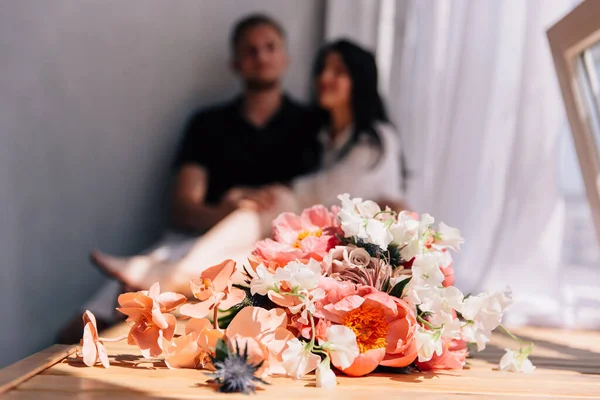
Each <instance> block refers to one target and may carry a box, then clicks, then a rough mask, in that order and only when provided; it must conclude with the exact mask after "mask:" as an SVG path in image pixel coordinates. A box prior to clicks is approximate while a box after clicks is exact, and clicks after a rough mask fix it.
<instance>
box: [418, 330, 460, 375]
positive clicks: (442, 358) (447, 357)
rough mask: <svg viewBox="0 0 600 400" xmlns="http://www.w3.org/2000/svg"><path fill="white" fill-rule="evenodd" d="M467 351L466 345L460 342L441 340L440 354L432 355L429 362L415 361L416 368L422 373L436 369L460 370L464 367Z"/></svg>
mask: <svg viewBox="0 0 600 400" xmlns="http://www.w3.org/2000/svg"><path fill="white" fill-rule="evenodd" d="M468 355H469V350H468V349H467V343H466V342H464V341H462V340H455V339H453V340H448V339H445V338H442V352H441V354H440V355H438V354H436V353H433V356H432V357H431V359H430V360H429V361H425V362H419V361H417V367H419V369H420V370H422V371H429V370H436V369H462V368H463V367H464V366H465V363H466V359H467V356H468Z"/></svg>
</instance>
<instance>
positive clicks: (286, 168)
mask: <svg viewBox="0 0 600 400" xmlns="http://www.w3.org/2000/svg"><path fill="white" fill-rule="evenodd" d="M231 47H232V54H233V57H232V62H231V66H232V68H233V70H234V71H235V73H236V74H237V75H238V76H239V77H240V79H241V80H242V82H243V87H244V92H243V94H242V95H241V96H240V97H238V98H237V99H235V100H234V101H232V102H231V103H228V104H225V105H222V106H217V107H215V108H213V109H210V110H208V111H204V112H201V113H199V114H198V115H196V116H195V117H194V118H193V119H192V120H191V122H190V124H189V127H188V130H187V136H186V138H185V141H184V143H183V147H182V151H181V153H180V157H179V160H178V166H179V172H178V175H177V178H176V186H175V198H174V218H173V219H174V222H175V224H176V225H177V226H178V227H180V228H184V229H190V230H194V231H205V230H207V229H209V228H210V227H212V226H214V225H215V224H216V223H217V222H218V221H220V220H222V219H223V218H224V217H225V216H226V215H227V214H229V213H230V212H231V211H233V210H234V209H236V208H237V207H240V206H251V207H255V208H258V209H265V208H269V207H271V206H273V201H274V196H273V195H272V193H271V192H270V190H269V185H270V184H273V183H286V182H288V181H289V180H291V179H292V178H294V177H296V176H298V175H300V174H302V173H305V172H307V171H308V170H310V169H312V168H313V167H314V166H315V165H316V163H317V161H316V159H315V158H314V157H316V152H313V151H312V148H311V146H313V145H314V144H315V143H316V141H315V137H314V135H315V134H316V127H315V125H313V124H312V121H313V119H312V118H311V116H310V115H309V113H308V112H307V110H306V109H305V108H304V107H302V106H300V105H298V104H297V103H295V102H294V101H292V100H291V99H290V98H289V97H288V96H286V95H285V94H283V92H282V85H281V79H282V77H283V74H284V72H285V70H286V68H287V66H288V56H287V53H286V48H285V33H284V31H283V29H282V28H281V26H280V25H279V24H278V23H277V22H275V21H274V20H273V19H271V18H269V17H267V16H264V15H252V16H250V17H247V18H244V19H243V20H241V21H240V22H238V23H237V25H236V26H235V28H234V30H233V34H232V37H231Z"/></svg>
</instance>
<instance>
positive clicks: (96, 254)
mask: <svg viewBox="0 0 600 400" xmlns="http://www.w3.org/2000/svg"><path fill="white" fill-rule="evenodd" d="M144 258H145V257H131V258H120V257H113V256H111V255H108V254H105V253H102V252H100V251H98V250H94V251H92V253H91V254H90V260H91V262H92V263H93V264H94V265H95V266H97V267H98V269H99V270H100V271H101V272H102V273H103V274H105V275H106V276H108V277H110V278H114V279H116V280H118V281H119V282H121V283H122V284H123V286H125V287H127V288H128V289H132V291H133V290H142V289H148V286H147V282H146V279H144V278H145V277H146V276H147V275H148V274H147V272H148V269H149V268H150V263H149V260H145V259H144Z"/></svg>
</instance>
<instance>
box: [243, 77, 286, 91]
mask: <svg viewBox="0 0 600 400" xmlns="http://www.w3.org/2000/svg"><path fill="white" fill-rule="evenodd" d="M278 85H279V81H278V80H269V81H267V80H260V79H247V80H246V81H244V86H245V88H246V90H247V91H249V92H267V91H269V90H273V89H276V88H277V86H278Z"/></svg>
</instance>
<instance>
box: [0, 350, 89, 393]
mask: <svg viewBox="0 0 600 400" xmlns="http://www.w3.org/2000/svg"><path fill="white" fill-rule="evenodd" d="M77 347H78V346H69V345H60V344H57V345H54V346H51V347H49V348H47V349H46V350H43V351H40V352H39V353H35V354H33V355H31V356H29V357H27V358H25V359H23V360H21V361H17V362H16V363H14V364H12V365H9V366H8V367H6V368H3V369H2V370H0V394H2V393H4V392H6V391H7V390H9V389H11V388H13V387H15V386H17V385H18V384H20V383H21V382H23V381H25V380H27V379H28V378H31V377H32V376H34V375H35V374H38V373H40V372H41V371H43V370H45V369H46V368H48V367H50V366H52V365H54V364H56V363H57V362H59V361H61V360H63V359H64V358H66V357H68V356H69V355H71V354H73V353H75V351H76V350H77Z"/></svg>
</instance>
